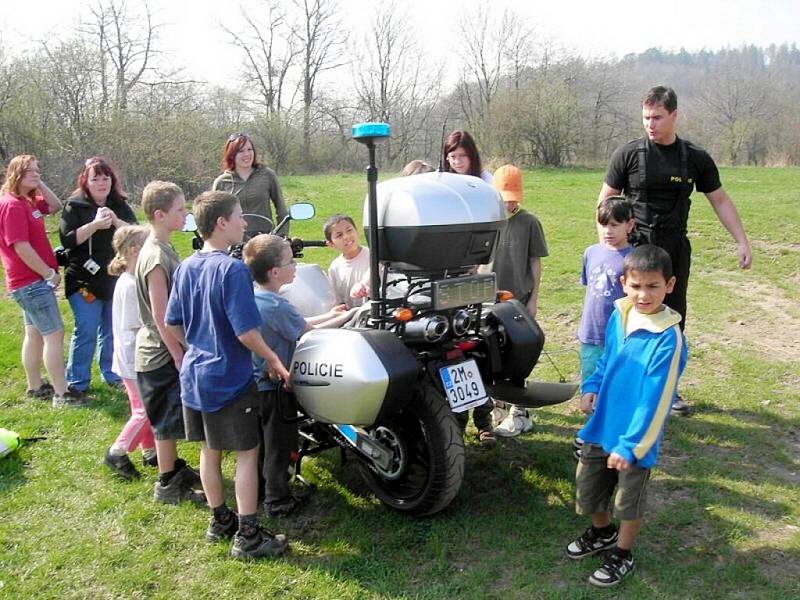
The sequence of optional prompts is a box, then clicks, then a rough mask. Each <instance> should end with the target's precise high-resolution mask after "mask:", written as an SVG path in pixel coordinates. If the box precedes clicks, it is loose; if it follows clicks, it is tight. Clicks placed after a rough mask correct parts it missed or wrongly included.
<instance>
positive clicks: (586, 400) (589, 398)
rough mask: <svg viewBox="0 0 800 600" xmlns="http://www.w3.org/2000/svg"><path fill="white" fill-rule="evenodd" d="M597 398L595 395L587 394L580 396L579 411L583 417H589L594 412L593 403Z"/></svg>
mask: <svg viewBox="0 0 800 600" xmlns="http://www.w3.org/2000/svg"><path fill="white" fill-rule="evenodd" d="M596 398H597V394H594V393H592V392H589V393H588V394H584V395H583V396H581V404H580V409H581V412H582V413H583V414H585V415H590V414H592V413H593V412H594V401H595V399H596Z"/></svg>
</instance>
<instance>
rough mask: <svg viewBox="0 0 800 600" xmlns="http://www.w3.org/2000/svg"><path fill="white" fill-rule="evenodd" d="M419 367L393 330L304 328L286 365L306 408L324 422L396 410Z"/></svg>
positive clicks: (363, 421) (368, 419) (361, 420)
mask: <svg viewBox="0 0 800 600" xmlns="http://www.w3.org/2000/svg"><path fill="white" fill-rule="evenodd" d="M419 370H420V367H419V363H418V362H417V360H416V359H415V358H414V354H413V353H412V352H411V351H410V350H409V349H408V348H406V347H405V345H403V343H402V342H401V341H400V340H399V339H398V338H397V337H396V336H395V335H394V334H393V333H391V332H389V331H385V330H374V329H314V330H312V331H309V332H308V333H306V334H305V335H303V337H301V338H300V341H299V342H298V343H297V348H296V349H295V352H294V356H293V357H292V362H291V366H290V372H291V375H292V386H293V390H294V393H295V395H296V397H297V401H298V402H299V404H300V406H301V407H302V408H303V410H304V411H305V412H306V413H308V414H309V415H311V416H312V417H314V418H315V419H316V420H317V421H320V422H323V423H338V424H344V423H346V424H350V425H362V426H368V425H372V424H373V423H375V422H376V421H377V420H378V419H379V418H380V417H381V416H382V415H384V414H391V413H393V412H397V411H399V410H400V409H401V408H402V407H403V406H404V405H405V403H406V402H408V401H409V400H410V399H411V398H412V395H413V393H414V389H415V384H416V382H417V378H418V376H419Z"/></svg>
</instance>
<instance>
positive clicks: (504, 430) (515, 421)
mask: <svg viewBox="0 0 800 600" xmlns="http://www.w3.org/2000/svg"><path fill="white" fill-rule="evenodd" d="M531 429H533V422H532V421H531V420H530V418H529V417H528V411H527V410H525V409H524V408H521V407H519V406H512V407H511V412H509V413H508V414H507V415H506V417H505V418H504V419H503V421H502V422H501V423H500V424H499V425H498V426H497V427H495V428H494V433H495V435H499V436H500V437H505V438H510V437H516V436H518V435H520V434H522V433H525V432H527V431H530V430H531Z"/></svg>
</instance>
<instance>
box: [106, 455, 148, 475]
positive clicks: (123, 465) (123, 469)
mask: <svg viewBox="0 0 800 600" xmlns="http://www.w3.org/2000/svg"><path fill="white" fill-rule="evenodd" d="M103 463H104V464H105V465H106V466H107V467H108V468H109V469H111V470H112V471H114V473H116V474H117V475H119V476H120V477H122V478H123V479H124V480H125V481H133V480H134V479H139V477H141V475H140V474H139V471H137V470H136V467H134V466H133V463H132V462H131V459H130V458H128V455H127V454H123V455H122V456H115V455H114V454H111V449H108V450H106V455H105V457H104V458H103Z"/></svg>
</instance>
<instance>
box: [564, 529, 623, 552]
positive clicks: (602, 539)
mask: <svg viewBox="0 0 800 600" xmlns="http://www.w3.org/2000/svg"><path fill="white" fill-rule="evenodd" d="M612 527H613V525H612ZM618 537H619V533H618V532H617V528H616V527H614V528H613V531H612V532H611V533H610V534H608V535H607V536H602V535H597V533H595V530H594V527H591V526H590V527H589V528H588V529H587V530H586V531H584V532H583V535H581V537H579V538H578V539H576V540H575V541H573V542H570V544H569V545H568V546H567V556H569V557H570V558H572V559H576V560H577V559H579V558H583V557H585V556H591V555H592V554H597V553H598V552H600V551H601V550H605V549H606V548H611V547H612V546H616V545H617V538H618Z"/></svg>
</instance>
